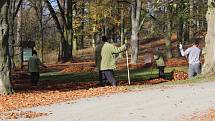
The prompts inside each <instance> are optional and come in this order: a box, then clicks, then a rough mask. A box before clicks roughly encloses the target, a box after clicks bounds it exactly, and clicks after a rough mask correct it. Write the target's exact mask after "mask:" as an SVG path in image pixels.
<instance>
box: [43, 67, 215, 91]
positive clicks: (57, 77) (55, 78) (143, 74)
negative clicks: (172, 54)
mask: <svg viewBox="0 0 215 121" xmlns="http://www.w3.org/2000/svg"><path fill="white" fill-rule="evenodd" d="M174 69H175V70H179V71H185V72H187V69H188V68H187V67H184V66H183V67H167V68H165V74H166V75H167V76H168V75H170V72H171V71H172V70H174ZM115 75H116V76H115V77H116V79H117V80H118V81H125V80H127V78H128V77H127V70H124V71H116V73H115ZM130 76H131V81H133V82H134V81H144V80H148V79H150V78H156V77H158V69H156V68H153V69H151V68H143V69H135V70H130ZM40 80H41V81H47V82H46V83H47V84H63V83H69V82H95V81H98V73H96V72H81V73H70V74H63V73H60V72H49V73H43V74H41V78H40ZM214 80H215V76H210V77H204V76H201V75H200V76H197V77H194V78H192V79H187V80H178V81H174V82H165V83H161V84H156V85H153V87H154V86H156V87H160V86H165V85H178V84H194V83H202V82H208V81H214ZM146 87H152V85H138V86H137V85H132V86H127V87H126V88H127V89H129V90H133V89H135V90H138V89H146Z"/></svg>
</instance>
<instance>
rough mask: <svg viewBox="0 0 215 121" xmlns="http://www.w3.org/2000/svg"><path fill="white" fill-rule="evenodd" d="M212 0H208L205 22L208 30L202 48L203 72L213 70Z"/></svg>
mask: <svg viewBox="0 0 215 121" xmlns="http://www.w3.org/2000/svg"><path fill="white" fill-rule="evenodd" d="M211 3H212V0H208V11H207V15H206V18H207V22H208V30H207V35H206V37H205V48H204V50H203V55H204V59H205V62H204V65H203V69H202V73H203V74H210V73H214V72H215V21H214V20H215V8H214V7H213V6H212V4H211Z"/></svg>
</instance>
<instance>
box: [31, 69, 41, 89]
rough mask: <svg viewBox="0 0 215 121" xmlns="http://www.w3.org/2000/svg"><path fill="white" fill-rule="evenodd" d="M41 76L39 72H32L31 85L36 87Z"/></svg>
mask: <svg viewBox="0 0 215 121" xmlns="http://www.w3.org/2000/svg"><path fill="white" fill-rule="evenodd" d="M39 77H40V74H39V72H31V85H32V86H36V85H37V82H38V80H39Z"/></svg>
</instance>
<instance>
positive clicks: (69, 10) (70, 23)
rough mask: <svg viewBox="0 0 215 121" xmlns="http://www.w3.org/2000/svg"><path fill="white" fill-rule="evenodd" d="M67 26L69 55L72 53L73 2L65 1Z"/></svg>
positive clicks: (71, 0) (70, 0)
mask: <svg viewBox="0 0 215 121" xmlns="http://www.w3.org/2000/svg"><path fill="white" fill-rule="evenodd" d="M67 24H68V41H70V44H71V46H70V47H71V48H70V54H71V57H73V56H72V51H73V0H67Z"/></svg>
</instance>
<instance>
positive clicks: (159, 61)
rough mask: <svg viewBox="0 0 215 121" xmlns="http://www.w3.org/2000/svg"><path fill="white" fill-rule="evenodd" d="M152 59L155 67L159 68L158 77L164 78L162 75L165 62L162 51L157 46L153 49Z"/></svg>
mask: <svg viewBox="0 0 215 121" xmlns="http://www.w3.org/2000/svg"><path fill="white" fill-rule="evenodd" d="M154 59H155V62H156V65H157V68H158V70H159V78H165V75H164V68H165V62H164V55H163V53H162V49H161V48H157V49H156V50H155V54H154Z"/></svg>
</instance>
